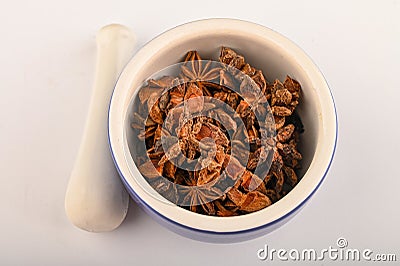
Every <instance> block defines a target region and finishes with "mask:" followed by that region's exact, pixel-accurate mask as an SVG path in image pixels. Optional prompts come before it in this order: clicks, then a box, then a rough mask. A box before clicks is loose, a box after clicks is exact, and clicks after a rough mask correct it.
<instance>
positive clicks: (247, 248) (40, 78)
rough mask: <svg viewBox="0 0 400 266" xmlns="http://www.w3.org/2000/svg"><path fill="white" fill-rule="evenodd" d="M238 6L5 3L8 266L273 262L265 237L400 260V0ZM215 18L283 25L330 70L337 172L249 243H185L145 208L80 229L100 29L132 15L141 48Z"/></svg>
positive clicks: (3, 200) (0, 158)
mask: <svg viewBox="0 0 400 266" xmlns="http://www.w3.org/2000/svg"><path fill="white" fill-rule="evenodd" d="M232 2H233V1H219V2H218V3H216V1H206V0H203V1H171V0H169V1H160V2H157V3H156V2H154V1H150V0H146V1H140V2H136V3H135V2H134V1H120V0H114V1H94V0H91V1H76V0H70V1H46V0H35V1H18V0H17V1H7V2H6V1H2V5H1V8H0V25H1V26H0V36H1V44H0V47H1V49H0V89H1V97H0V103H1V106H0V132H1V135H0V136H1V137H0V170H1V174H0V215H1V216H0V265H144V264H149V265H167V264H168V265H214V264H215V265H222V264H227V265H228V264H229V265H244V264H246V265H253V264H254V265H267V264H268V261H259V260H258V259H257V255H256V252H257V250H258V249H260V248H262V247H264V245H265V244H267V245H268V246H269V247H270V248H276V249H278V248H285V249H291V248H298V249H304V248H315V249H323V248H328V247H329V246H330V245H332V246H335V242H336V239H337V238H338V237H345V238H346V239H347V240H348V242H349V247H352V248H359V249H363V248H370V249H372V250H374V251H375V252H377V253H378V252H381V253H396V254H397V259H398V261H399V260H400V250H399V249H400V248H399V247H400V229H399V224H400V207H399V203H400V196H399V195H400V174H399V169H398V167H399V166H400V162H399V157H400V152H399V151H400V141H399V138H400V126H399V122H398V120H399V114H400V107H399V106H400V105H399V100H400V92H399V91H400V85H399V83H400V82H399V74H400V16H399V14H400V1H395V0H393V1H390V0H387V1H330V2H327V1H292V2H290V1H259V2H256V1H249V0H248V1H237V2H236V3H232ZM211 17H231V18H241V19H245V20H250V21H253V22H256V23H260V24H262V25H265V26H267V27H270V28H272V29H274V30H276V31H278V32H280V33H282V34H283V35H285V36H287V37H288V38H290V39H292V40H293V41H294V42H295V43H297V44H298V45H299V46H300V47H302V48H303V49H304V50H305V51H306V52H307V53H308V54H309V55H310V57H311V58H312V59H313V60H314V61H315V63H316V64H317V65H318V66H319V67H320V69H321V70H322V72H323V73H324V75H325V77H326V79H327V81H328V83H329V85H330V87H331V89H332V92H333V95H334V97H335V100H336V104H337V109H338V115H339V142H338V148H337V152H336V156H335V160H334V163H333V165H332V168H331V170H330V172H329V174H328V176H327V178H326V181H325V182H324V183H323V185H322V187H321V188H320V189H319V191H318V192H317V193H316V195H315V196H314V197H313V198H312V200H311V201H310V202H309V203H308V204H307V206H306V207H305V208H304V209H303V210H302V211H301V212H300V213H299V214H298V215H297V216H296V217H295V218H294V219H293V220H291V221H290V222H289V223H287V224H286V225H284V226H283V227H281V228H279V229H278V230H276V231H274V232H273V233H271V234H269V235H266V236H263V237H261V238H258V239H256V240H252V241H247V242H243V243H239V244H230V245H215V244H207V243H201V242H196V241H193V240H189V239H186V238H183V237H181V236H179V235H176V234H174V233H172V232H170V231H168V230H167V229H165V228H163V227H161V226H160V225H158V224H157V223H156V222H154V221H153V220H152V219H151V218H150V217H149V216H148V215H146V214H145V213H144V212H143V211H141V210H140V209H139V208H138V207H137V206H135V205H134V204H131V206H130V210H129V214H128V217H127V219H126V220H125V222H124V223H123V224H122V225H121V227H120V228H118V229H117V230H116V231H114V232H111V233H102V234H93V233H87V232H84V231H81V230H78V229H76V228H75V227H73V226H72V225H71V224H70V223H69V221H68V220H67V218H66V216H65V213H64V194H65V189H66V186H67V182H68V178H69V174H70V171H71V168H72V166H73V163H74V159H75V156H76V154H77V151H78V146H79V143H80V138H81V135H82V132H83V126H84V122H85V115H86V112H87V110H88V103H89V98H90V93H91V86H92V82H93V73H94V65H95V54H96V53H95V51H96V47H95V34H96V31H97V30H98V29H99V28H100V27H102V26H104V25H105V24H109V23H112V22H117V23H122V24H125V25H127V26H129V27H131V28H132V29H134V31H135V32H136V34H137V36H138V39H139V46H141V45H143V44H144V43H146V42H147V41H149V40H150V39H152V38H153V37H155V36H156V35H158V34H160V33H162V32H163V31H165V30H167V29H169V28H171V27H174V26H176V25H179V24H182V23H184V22H188V21H191V20H196V19H200V18H211ZM275 263H277V264H278V262H276V261H275ZM331 263H332V264H336V263H337V262H336V263H333V262H331V261H329V260H325V261H324V262H318V263H315V265H328V264H331ZM397 263H398V262H397ZM388 264H389V265H395V264H396V263H388ZM360 265H361V264H360Z"/></svg>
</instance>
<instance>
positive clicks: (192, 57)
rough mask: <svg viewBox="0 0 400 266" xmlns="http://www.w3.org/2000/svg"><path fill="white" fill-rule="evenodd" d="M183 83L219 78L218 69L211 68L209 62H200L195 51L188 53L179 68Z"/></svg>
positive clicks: (210, 62)
mask: <svg viewBox="0 0 400 266" xmlns="http://www.w3.org/2000/svg"><path fill="white" fill-rule="evenodd" d="M181 71H182V77H183V79H184V80H185V81H212V80H215V79H217V78H219V71H220V68H219V67H215V66H214V67H213V66H212V61H211V60H201V57H200V55H199V53H198V52H197V51H189V52H188V53H187V55H186V58H185V61H184V64H183V65H182V66H181Z"/></svg>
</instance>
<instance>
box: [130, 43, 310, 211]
mask: <svg viewBox="0 0 400 266" xmlns="http://www.w3.org/2000/svg"><path fill="white" fill-rule="evenodd" d="M219 62H220V63H218V64H216V62H215V61H210V60H201V58H200V56H199V54H198V53H197V52H196V51H190V52H188V54H187V56H186V58H185V60H184V62H183V64H182V65H181V66H180V69H179V70H180V73H179V74H178V75H176V76H163V77H161V78H158V79H150V80H148V81H147V83H146V85H145V86H144V87H142V88H141V89H140V91H139V93H138V96H139V97H138V99H136V101H137V102H136V103H135V108H136V109H135V112H134V113H133V114H132V128H133V130H134V133H135V134H133V135H134V136H135V138H137V139H135V143H138V145H135V147H133V149H134V152H133V158H134V160H135V163H136V164H137V166H138V168H139V171H140V172H141V173H142V175H143V176H144V177H145V178H146V180H147V181H148V182H149V184H150V185H151V186H152V187H153V188H154V189H155V190H156V191H157V192H158V193H160V194H161V195H163V196H164V197H165V198H166V199H168V200H169V201H171V202H173V203H175V204H177V205H179V206H181V207H183V208H186V209H189V210H191V211H193V212H197V213H201V214H207V215H214V216H233V215H241V214H246V213H250V212H254V211H258V210H260V209H263V208H265V207H267V206H269V205H271V204H273V203H274V202H276V201H278V200H279V199H281V198H282V197H283V196H285V195H286V194H287V193H288V192H289V191H290V190H291V189H292V188H293V187H294V186H295V185H296V184H297V183H298V181H299V180H298V177H297V175H296V172H297V170H298V169H299V168H300V165H299V161H300V160H301V159H302V156H301V154H300V153H299V151H298V150H297V144H298V142H299V135H300V133H302V131H303V125H302V123H301V121H300V118H299V117H298V115H297V113H296V110H295V109H296V106H297V105H298V103H299V102H298V101H299V97H300V92H301V86H300V84H299V83H298V82H297V81H296V80H294V79H292V78H290V77H289V76H287V77H286V80H285V81H284V82H283V83H282V82H280V81H279V80H275V82H274V83H268V82H267V80H266V78H265V77H264V75H263V73H262V71H261V70H258V69H255V68H254V67H252V66H250V65H249V64H248V63H246V61H245V59H244V57H243V56H242V55H239V54H237V53H236V52H235V51H233V50H232V49H230V48H226V47H222V48H221V53H220V57H219ZM246 77H247V78H246ZM251 84H253V86H251ZM254 84H255V85H254ZM254 86H256V87H254ZM232 88H237V89H236V90H234V89H232ZM255 88H256V89H255ZM205 99H209V100H205ZM261 99H264V101H263V100H261ZM213 100H214V101H213ZM221 102H222V103H223V106H222V107H221V105H218V103H221ZM260 103H265V104H266V105H267V107H266V108H265V107H262V106H263V105H260ZM268 112H269V116H268ZM260 115H263V117H265V118H266V119H265V120H264V121H260V120H259V117H260ZM268 117H269V118H270V119H268ZM140 143H143V145H140Z"/></svg>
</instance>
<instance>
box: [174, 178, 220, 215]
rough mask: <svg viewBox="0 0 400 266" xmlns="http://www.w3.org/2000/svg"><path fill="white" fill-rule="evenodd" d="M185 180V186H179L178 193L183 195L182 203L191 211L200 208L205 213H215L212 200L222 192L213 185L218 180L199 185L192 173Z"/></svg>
mask: <svg viewBox="0 0 400 266" xmlns="http://www.w3.org/2000/svg"><path fill="white" fill-rule="evenodd" d="M185 181H186V185H187V186H181V187H180V189H179V194H180V195H181V197H183V204H184V205H186V206H189V208H190V210H191V211H193V212H199V211H200V210H201V211H202V212H204V213H206V214H209V215H215V207H214V203H213V202H212V201H213V200H215V199H217V198H218V197H220V196H221V195H222V194H223V193H222V191H221V190H219V189H218V188H217V187H216V186H215V183H216V182H217V181H218V180H215V181H213V182H210V183H207V184H206V185H201V186H199V185H198V184H197V180H196V179H195V177H194V174H193V173H191V174H189V177H187V178H186V180H185Z"/></svg>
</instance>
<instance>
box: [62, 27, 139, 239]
mask: <svg viewBox="0 0 400 266" xmlns="http://www.w3.org/2000/svg"><path fill="white" fill-rule="evenodd" d="M96 40H97V65H96V74H95V80H94V86H93V91H92V98H91V102H90V107H89V113H88V117H87V121H86V127H85V130H84V133H83V138H82V142H81V146H80V149H79V152H78V157H77V159H76V162H75V165H74V168H73V170H72V174H71V177H70V180H69V183H68V188H67V192H66V196H65V211H66V214H67V216H68V218H69V220H70V221H71V222H72V223H73V224H74V225H76V226H77V227H79V228H81V229H84V230H86V231H90V232H105V231H111V230H113V229H115V228H117V227H118V226H119V225H120V224H121V223H122V221H123V220H124V218H125V216H126V213H127V211H128V203H129V195H128V193H127V192H126V190H125V188H124V186H123V184H122V182H121V180H120V179H119V176H118V173H117V171H116V169H115V166H114V163H113V160H112V158H111V153H110V149H109V144H108V135H107V117H108V106H109V102H110V98H111V94H112V92H113V89H114V86H115V83H116V81H117V79H118V77H119V74H120V73H121V71H122V69H123V67H124V66H125V65H126V64H127V62H128V60H129V59H130V58H131V56H132V54H133V49H134V46H135V43H136V38H135V36H134V34H133V33H132V31H131V30H129V29H128V28H127V27H125V26H122V25H118V24H111V25H108V26H105V27H103V28H101V29H100V30H99V32H98V33H97V36H96Z"/></svg>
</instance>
